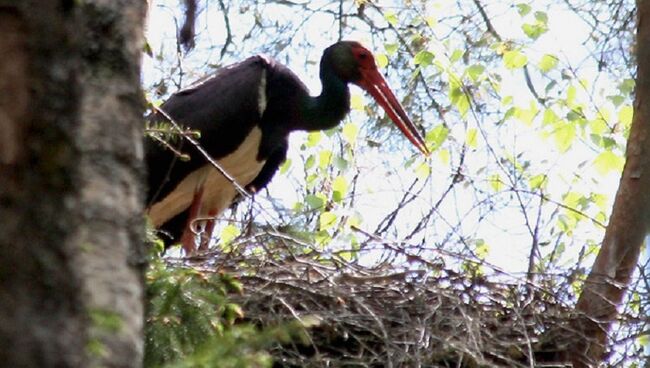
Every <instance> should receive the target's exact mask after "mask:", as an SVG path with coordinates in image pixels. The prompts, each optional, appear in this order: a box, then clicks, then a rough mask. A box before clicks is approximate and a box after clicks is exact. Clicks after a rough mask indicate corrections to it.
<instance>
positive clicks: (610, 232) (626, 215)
mask: <svg viewBox="0 0 650 368" xmlns="http://www.w3.org/2000/svg"><path fill="white" fill-rule="evenodd" d="M637 7H638V9H637V10H638V19H637V22H638V23H637V36H636V57H637V64H638V69H637V78H636V94H635V100H634V119H633V121H632V126H631V129H630V136H629V138H628V143H627V150H626V159H627V161H626V163H625V168H624V169H623V175H622V176H621V180H620V184H619V188H618V192H617V193H616V198H615V201H614V208H613V210H612V216H611V218H610V222H609V225H608V226H607V230H606V232H605V238H604V239H603V243H602V246H601V249H600V252H599V253H598V256H597V257H596V260H595V262H594V265H593V267H592V270H591V273H590V274H589V276H588V278H587V280H586V283H585V287H584V289H583V291H582V294H581V295H580V298H579V299H578V303H577V306H576V309H577V312H578V318H576V320H575V323H574V325H573V328H574V331H575V333H576V336H575V339H574V340H573V341H574V342H573V343H572V344H571V345H570V347H569V349H568V350H567V353H568V358H569V359H570V360H572V361H573V365H574V367H590V366H594V365H596V364H597V363H598V362H600V361H602V359H603V358H604V355H605V354H606V353H607V332H608V330H609V329H610V327H611V325H612V323H613V321H614V319H615V318H616V314H617V307H618V306H620V304H621V302H622V301H623V297H624V296H625V292H626V288H627V286H628V285H629V283H630V278H631V277H632V275H633V273H634V270H635V268H636V265H637V263H638V260H639V253H640V249H641V246H642V245H643V241H644V237H645V235H646V233H647V231H648V226H649V225H650V104H647V103H645V100H646V99H649V98H650V2H648V1H643V0H638V1H637Z"/></svg>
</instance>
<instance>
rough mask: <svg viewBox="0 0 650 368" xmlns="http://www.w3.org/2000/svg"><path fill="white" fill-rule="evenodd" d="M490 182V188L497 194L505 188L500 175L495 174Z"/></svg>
mask: <svg viewBox="0 0 650 368" xmlns="http://www.w3.org/2000/svg"><path fill="white" fill-rule="evenodd" d="M488 181H489V183H490V187H492V190H494V191H495V192H500V191H501V190H502V189H503V187H504V185H503V181H502V180H501V176H499V174H493V175H492V176H490V178H489V179H488Z"/></svg>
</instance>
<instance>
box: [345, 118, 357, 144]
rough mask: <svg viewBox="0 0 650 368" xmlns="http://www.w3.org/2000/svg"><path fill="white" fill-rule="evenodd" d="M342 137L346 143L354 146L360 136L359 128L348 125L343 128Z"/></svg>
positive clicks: (351, 124) (352, 124) (354, 125)
mask: <svg viewBox="0 0 650 368" xmlns="http://www.w3.org/2000/svg"><path fill="white" fill-rule="evenodd" d="M341 135H343V139H344V140H345V141H346V142H348V143H349V144H350V145H352V146H353V145H354V143H355V142H356V141H357V136H358V135H359V126H358V125H357V124H355V123H347V124H345V125H344V126H343V129H342V131H341Z"/></svg>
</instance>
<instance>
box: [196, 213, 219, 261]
mask: <svg viewBox="0 0 650 368" xmlns="http://www.w3.org/2000/svg"><path fill="white" fill-rule="evenodd" d="M217 213H218V211H216V210H212V211H210V212H208V216H209V217H211V218H212V219H210V220H208V221H207V222H206V224H205V229H204V231H203V233H201V242H200V244H199V251H200V252H205V251H206V250H208V247H209V246H210V239H212V233H213V232H214V227H215V226H216V224H217V222H216V221H215V220H214V218H215V217H216V216H217Z"/></svg>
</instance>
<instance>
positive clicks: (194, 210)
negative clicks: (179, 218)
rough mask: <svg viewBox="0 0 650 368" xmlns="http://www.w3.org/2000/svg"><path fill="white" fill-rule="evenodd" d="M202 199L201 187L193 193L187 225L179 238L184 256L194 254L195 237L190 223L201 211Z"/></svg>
mask: <svg viewBox="0 0 650 368" xmlns="http://www.w3.org/2000/svg"><path fill="white" fill-rule="evenodd" d="M202 199H203V187H201V188H200V189H198V190H197V191H196V192H194V198H193V199H192V205H191V206H190V211H189V215H188V216H187V224H186V225H185V229H184V230H183V235H182V236H181V246H182V247H183V250H184V251H185V254H186V255H191V254H194V252H196V235H195V234H194V232H193V231H192V222H194V220H195V219H196V218H197V217H198V215H199V211H200V210H201V202H202Z"/></svg>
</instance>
